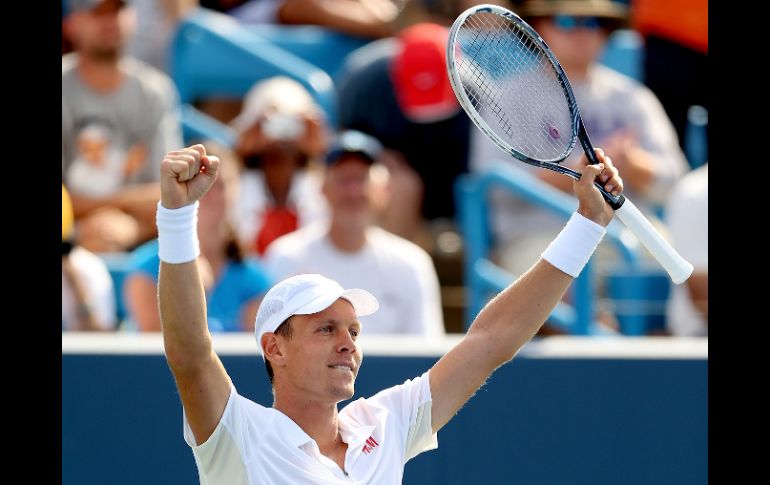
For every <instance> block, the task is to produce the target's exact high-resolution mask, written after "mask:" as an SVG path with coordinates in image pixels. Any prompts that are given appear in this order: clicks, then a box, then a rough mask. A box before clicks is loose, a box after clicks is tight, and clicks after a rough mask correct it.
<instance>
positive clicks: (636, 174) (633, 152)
mask: <svg viewBox="0 0 770 485" xmlns="http://www.w3.org/2000/svg"><path fill="white" fill-rule="evenodd" d="M601 145H602V148H604V150H605V151H606V152H607V153H611V154H612V161H613V163H614V165H615V168H617V169H618V170H620V171H621V172H623V175H624V177H625V179H626V183H627V184H628V187H630V188H631V189H633V190H636V191H637V192H640V193H641V192H644V190H645V189H646V188H647V186H648V185H649V184H650V182H651V181H652V180H653V178H654V170H655V166H656V164H655V160H654V158H653V157H652V156H651V155H650V153H648V152H647V151H646V150H645V149H643V148H642V147H641V146H640V145H639V141H638V140H637V138H636V137H635V136H634V135H633V134H631V133H630V132H628V131H618V132H617V133H615V134H613V135H611V136H609V137H608V138H606V139H605V140H604V141H602V142H601Z"/></svg>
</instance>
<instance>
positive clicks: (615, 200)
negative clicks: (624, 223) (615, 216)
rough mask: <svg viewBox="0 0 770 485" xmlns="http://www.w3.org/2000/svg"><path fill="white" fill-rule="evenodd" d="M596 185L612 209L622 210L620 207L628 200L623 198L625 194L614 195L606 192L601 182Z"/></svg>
mask: <svg viewBox="0 0 770 485" xmlns="http://www.w3.org/2000/svg"><path fill="white" fill-rule="evenodd" d="M594 185H595V186H596V188H597V189H599V192H601V193H602V196H604V200H606V201H607V203H608V204H609V205H610V207H612V208H613V209H614V210H618V209H620V207H621V206H622V205H623V202H625V201H626V198H625V197H624V196H623V194H618V195H612V194H610V193H609V192H607V191H606V190H604V187H602V186H601V184H599V182H594Z"/></svg>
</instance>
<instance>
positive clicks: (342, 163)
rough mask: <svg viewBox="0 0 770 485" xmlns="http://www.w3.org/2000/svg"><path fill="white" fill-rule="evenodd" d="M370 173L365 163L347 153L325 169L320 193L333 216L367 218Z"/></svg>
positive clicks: (370, 191)
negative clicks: (327, 203) (321, 192)
mask: <svg viewBox="0 0 770 485" xmlns="http://www.w3.org/2000/svg"><path fill="white" fill-rule="evenodd" d="M370 169H371V165H370V164H369V163H368V162H367V161H366V160H365V159H362V158H361V157H360V156H359V155H355V154H350V153H346V154H344V155H342V157H341V158H340V159H339V160H338V161H337V162H335V163H334V164H333V165H331V166H329V167H327V169H326V178H325V180H324V187H323V191H324V195H325V196H326V199H327V200H328V201H329V207H330V208H331V210H332V212H333V213H334V214H335V216H342V217H345V218H351V217H354V218H367V217H368V216H369V212H370V209H371V205H372V196H373V192H372V184H371V178H370Z"/></svg>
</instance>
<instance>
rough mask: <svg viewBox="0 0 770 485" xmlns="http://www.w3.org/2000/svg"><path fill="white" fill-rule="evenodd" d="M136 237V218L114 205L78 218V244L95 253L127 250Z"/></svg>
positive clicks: (137, 226) (137, 231) (137, 235)
mask: <svg viewBox="0 0 770 485" xmlns="http://www.w3.org/2000/svg"><path fill="white" fill-rule="evenodd" d="M138 237H139V224H138V222H137V221H136V219H134V218H133V217H131V216H130V215H128V214H126V213H125V212H122V211H121V210H119V209H116V208H115V207H102V208H100V209H97V210H95V211H92V212H91V213H90V214H88V215H87V216H84V217H82V218H80V219H79V220H78V244H79V245H81V246H83V247H84V248H86V249H88V250H89V251H92V252H95V253H109V252H120V251H127V250H128V249H129V248H130V247H131V246H133V245H134V244H136V243H137V240H138Z"/></svg>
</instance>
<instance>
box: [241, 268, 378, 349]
mask: <svg viewBox="0 0 770 485" xmlns="http://www.w3.org/2000/svg"><path fill="white" fill-rule="evenodd" d="M339 298H344V299H345V300H347V301H349V302H350V304H351V305H353V309H354V310H355V312H356V316H357V317H361V316H364V315H371V314H372V313H374V312H376V311H377V310H378V309H379V308H380V303H379V302H378V301H377V298H375V297H374V295H372V294H371V293H369V292H368V291H366V290H362V289H360V288H352V289H349V290H346V289H344V288H343V287H342V286H341V285H340V284H339V283H337V282H336V281H334V280H331V279H329V278H326V277H325V276H321V275H320V274H300V275H296V276H292V277H290V278H286V279H285V280H283V281H281V282H280V283H278V284H276V285H275V286H273V287H272V288H270V290H269V291H268V292H267V294H265V297H264V298H263V299H262V303H261V304H260V305H259V311H258V312H257V320H256V323H255V325H254V327H255V333H256V337H257V345H258V346H259V350H260V351H262V335H263V334H265V333H267V332H275V330H276V329H277V328H278V327H279V326H280V325H281V324H282V323H283V322H284V321H286V319H287V318H289V317H290V316H292V315H310V314H312V313H318V312H320V311H323V310H325V309H327V308H329V307H330V306H331V305H332V304H333V303H334V302H335V301H337V300H338V299H339ZM263 358H264V354H263Z"/></svg>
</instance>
